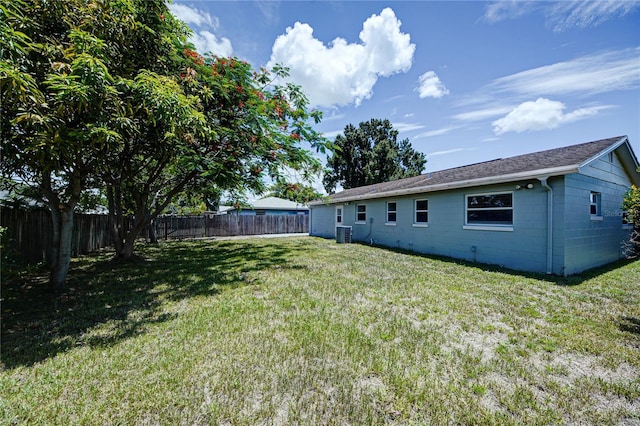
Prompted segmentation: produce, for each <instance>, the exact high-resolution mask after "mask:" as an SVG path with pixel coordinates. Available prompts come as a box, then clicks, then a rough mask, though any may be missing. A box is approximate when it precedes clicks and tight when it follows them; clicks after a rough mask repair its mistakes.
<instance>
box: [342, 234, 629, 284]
mask: <svg viewBox="0 0 640 426" xmlns="http://www.w3.org/2000/svg"><path fill="white" fill-rule="evenodd" d="M355 244H362V245H367V246H369V245H370V244H367V243H364V242H355ZM373 247H376V248H380V249H383V250H388V251H391V252H395V253H402V254H407V255H410V256H417V257H422V258H425V259H434V260H439V261H441V262H445V263H451V264H455V265H463V266H466V267H469V268H471V269H478V270H482V271H487V272H497V273H503V274H508V275H513V276H519V277H523V278H529V279H535V280H539V281H545V282H548V283H552V284H556V285H560V286H577V285H580V284H582V283H584V282H585V281H588V280H590V279H593V278H596V277H598V276H600V275H603V274H606V273H608V272H611V271H614V270H616V269H618V268H621V267H623V266H625V265H628V264H631V263H634V262H637V261H638V259H620V260H619V261H617V262H613V263H609V264H607V265H603V266H599V267H596V268H592V269H588V270H586V271H583V272H581V273H579V274H574V275H567V276H560V275H553V274H543V273H540V272H527V271H519V270H516V269H509V268H506V267H504V266H500V265H494V264H490V263H481V262H473V261H470V260H464V259H456V258H453V257H447V256H440V255H435V254H427V253H419V252H415V251H411V250H407V249H402V248H396V247H387V246H381V245H377V244H374V245H373Z"/></svg>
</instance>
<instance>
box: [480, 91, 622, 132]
mask: <svg viewBox="0 0 640 426" xmlns="http://www.w3.org/2000/svg"><path fill="white" fill-rule="evenodd" d="M565 108H566V105H565V104H563V103H562V102H558V101H552V100H549V99H545V98H538V99H537V100H536V101H528V102H523V103H521V104H520V105H518V106H517V107H516V108H515V109H514V110H513V111H511V112H510V113H509V114H507V115H506V116H504V117H503V118H501V119H499V120H496V121H494V122H493V123H492V124H493V131H494V133H495V134H496V135H501V134H503V133H507V132H516V133H522V132H526V131H531V130H549V129H555V128H556V127H558V126H560V125H561V124H565V123H570V122H572V121H577V120H581V119H583V118H585V117H588V116H592V115H595V114H597V113H598V111H600V110H602V109H606V108H610V107H609V106H595V107H589V108H580V109H576V110H575V111H572V112H569V113H567V114H565V113H564V112H563V111H564V110H565Z"/></svg>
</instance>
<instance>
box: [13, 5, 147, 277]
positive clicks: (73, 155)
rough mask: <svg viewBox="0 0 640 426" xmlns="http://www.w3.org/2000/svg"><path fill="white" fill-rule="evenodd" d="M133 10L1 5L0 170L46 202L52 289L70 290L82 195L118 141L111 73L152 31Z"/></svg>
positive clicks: (116, 97) (117, 109)
mask: <svg viewBox="0 0 640 426" xmlns="http://www.w3.org/2000/svg"><path fill="white" fill-rule="evenodd" d="M149 6H151V3H150V4H149ZM132 9H133V2H132V1H127V0H119V1H111V2H106V1H94V2H87V1H85V0H69V1H64V2H62V1H41V0H30V1H28V2H23V1H22V0H17V1H3V2H2V3H1V4H0V36H1V37H2V40H3V43H2V49H1V50H0V79H1V87H0V89H1V92H2V114H1V115H2V118H1V120H2V129H1V143H2V166H1V168H2V173H3V175H4V176H5V177H9V178H12V179H16V180H18V181H20V182H22V183H24V184H28V185H30V186H32V187H34V188H36V189H37V190H38V192H39V193H41V194H42V195H43V197H44V198H45V199H46V201H47V204H48V206H49V208H50V210H51V216H52V222H53V233H52V250H51V254H52V256H51V260H50V266H51V277H50V282H51V285H52V286H53V287H54V288H55V289H62V288H64V286H65V282H66V276H67V272H68V268H69V261H70V255H71V236H72V230H73V220H74V210H75V209H76V206H77V204H78V202H79V200H80V197H81V193H82V190H83V188H85V187H86V186H87V185H88V184H89V183H90V182H91V180H92V176H93V175H94V171H95V170H97V169H98V168H99V167H100V162H101V161H102V160H101V159H102V158H104V154H105V152H108V151H109V150H110V149H112V147H113V146H114V144H117V143H119V141H120V137H119V134H118V132H117V131H116V129H117V125H118V119H119V117H120V116H121V110H120V105H121V102H120V99H119V91H118V88H117V84H118V79H117V77H116V75H115V74H114V72H113V71H114V70H115V69H116V68H117V67H116V66H115V65H116V63H117V57H122V56H123V55H125V53H124V51H125V50H126V49H125V46H126V44H125V43H124V41H126V40H133V39H135V37H136V35H135V34H132V33H136V34H138V33H142V32H145V31H146V30H147V29H146V28H142V27H140V26H138V25H137V24H138V22H137V21H136V19H135V15H134V14H133V13H131V10H132ZM5 41H6V42H5ZM127 48H128V46H127Z"/></svg>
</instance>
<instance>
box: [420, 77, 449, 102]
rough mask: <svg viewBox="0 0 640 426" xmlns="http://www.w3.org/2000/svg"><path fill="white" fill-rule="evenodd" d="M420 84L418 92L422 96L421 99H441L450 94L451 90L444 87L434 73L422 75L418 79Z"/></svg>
mask: <svg viewBox="0 0 640 426" xmlns="http://www.w3.org/2000/svg"><path fill="white" fill-rule="evenodd" d="M418 83H419V85H418V87H416V91H417V92H418V93H419V94H420V99H424V98H436V99H439V98H441V97H443V96H444V95H448V94H449V89H447V88H446V87H445V86H444V84H443V83H442V82H441V81H440V79H439V78H438V76H437V75H436V73H435V72H434V71H427V72H425V73H424V74H422V75H421V76H420V78H419V79H418Z"/></svg>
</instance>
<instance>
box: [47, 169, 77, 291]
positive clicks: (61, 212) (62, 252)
mask: <svg viewBox="0 0 640 426" xmlns="http://www.w3.org/2000/svg"><path fill="white" fill-rule="evenodd" d="M52 186H53V185H52V172H51V171H50V170H45V171H43V174H42V191H43V193H44V195H45V197H46V198H47V201H48V204H49V210H50V211H51V222H52V224H53V227H52V232H51V258H50V259H49V266H50V268H51V275H50V276H49V285H50V286H51V287H52V289H53V290H54V291H63V290H65V289H66V287H67V274H68V273H69V264H70V263H71V245H72V241H73V220H74V216H75V213H74V209H75V206H76V204H77V203H78V200H79V199H80V191H81V188H82V180H81V178H80V176H79V174H73V175H72V176H71V178H70V180H69V183H68V185H67V188H66V189H65V191H55V190H53V188H52ZM64 192H66V193H67V194H68V195H69V198H68V200H67V201H66V202H63V201H62V200H61V197H60V194H61V193H64Z"/></svg>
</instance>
